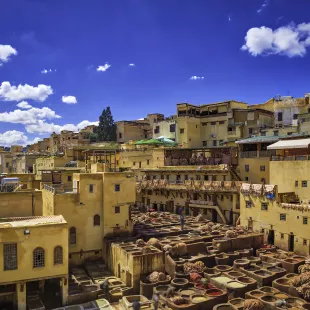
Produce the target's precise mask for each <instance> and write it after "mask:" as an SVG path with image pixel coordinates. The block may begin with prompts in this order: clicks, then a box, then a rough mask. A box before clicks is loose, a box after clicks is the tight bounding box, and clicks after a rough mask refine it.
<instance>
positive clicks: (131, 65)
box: [128, 64, 136, 67]
mask: <svg viewBox="0 0 310 310" xmlns="http://www.w3.org/2000/svg"><path fill="white" fill-rule="evenodd" d="M128 66H129V67H135V66H136V65H135V64H129V65H128Z"/></svg>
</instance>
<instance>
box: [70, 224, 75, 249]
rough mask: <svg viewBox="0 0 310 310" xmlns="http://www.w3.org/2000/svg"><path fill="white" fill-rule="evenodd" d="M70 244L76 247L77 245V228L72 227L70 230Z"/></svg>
mask: <svg viewBox="0 0 310 310" xmlns="http://www.w3.org/2000/svg"><path fill="white" fill-rule="evenodd" d="M69 244H70V245H75V244H76V228H75V227H70V230H69Z"/></svg>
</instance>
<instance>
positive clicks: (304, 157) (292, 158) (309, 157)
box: [271, 155, 310, 161]
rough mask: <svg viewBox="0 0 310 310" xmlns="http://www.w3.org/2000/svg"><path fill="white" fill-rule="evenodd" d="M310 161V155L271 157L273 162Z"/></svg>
mask: <svg viewBox="0 0 310 310" xmlns="http://www.w3.org/2000/svg"><path fill="white" fill-rule="evenodd" d="M301 160H310V155H290V156H282V155H277V156H271V161H301Z"/></svg>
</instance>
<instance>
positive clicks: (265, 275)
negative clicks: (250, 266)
mask: <svg viewBox="0 0 310 310" xmlns="http://www.w3.org/2000/svg"><path fill="white" fill-rule="evenodd" d="M254 274H256V275H258V276H260V277H269V276H271V275H272V273H271V272H269V271H265V270H258V271H254Z"/></svg>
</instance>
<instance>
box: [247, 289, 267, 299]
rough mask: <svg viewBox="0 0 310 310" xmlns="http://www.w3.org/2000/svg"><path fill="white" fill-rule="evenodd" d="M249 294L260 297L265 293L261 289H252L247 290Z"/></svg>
mask: <svg viewBox="0 0 310 310" xmlns="http://www.w3.org/2000/svg"><path fill="white" fill-rule="evenodd" d="M249 294H250V295H251V296H253V297H256V298H261V297H262V296H264V295H265V293H264V292H262V291H258V290H255V291H252V292H249Z"/></svg>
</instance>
